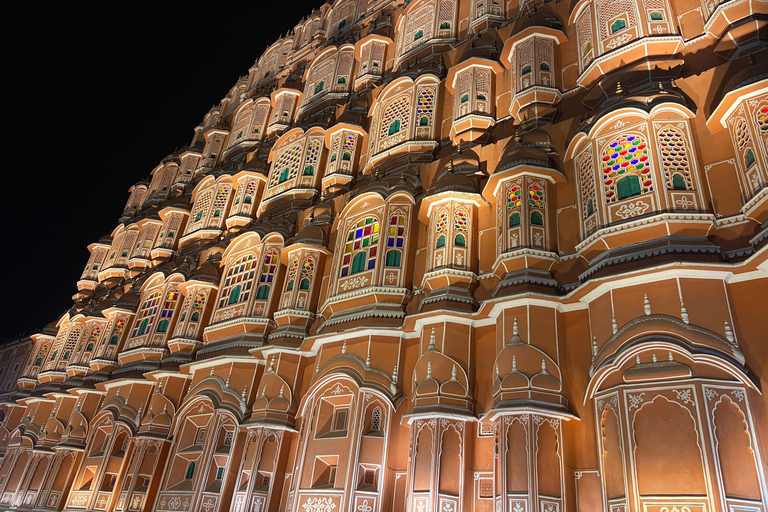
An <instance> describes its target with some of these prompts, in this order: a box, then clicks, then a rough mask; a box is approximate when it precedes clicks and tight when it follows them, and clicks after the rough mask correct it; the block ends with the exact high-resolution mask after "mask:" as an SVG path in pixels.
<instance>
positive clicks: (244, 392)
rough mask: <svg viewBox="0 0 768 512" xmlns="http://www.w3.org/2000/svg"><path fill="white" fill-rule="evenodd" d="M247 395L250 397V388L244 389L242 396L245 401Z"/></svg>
mask: <svg viewBox="0 0 768 512" xmlns="http://www.w3.org/2000/svg"><path fill="white" fill-rule="evenodd" d="M247 395H248V386H245V387H244V388H243V395H242V396H243V400H245V397H246V396H247Z"/></svg>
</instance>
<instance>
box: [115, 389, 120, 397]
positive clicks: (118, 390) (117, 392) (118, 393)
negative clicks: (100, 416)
mask: <svg viewBox="0 0 768 512" xmlns="http://www.w3.org/2000/svg"><path fill="white" fill-rule="evenodd" d="M115 396H120V388H117V391H115Z"/></svg>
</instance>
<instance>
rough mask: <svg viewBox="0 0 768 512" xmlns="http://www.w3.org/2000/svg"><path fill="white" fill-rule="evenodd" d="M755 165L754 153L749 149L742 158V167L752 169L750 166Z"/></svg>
mask: <svg viewBox="0 0 768 512" xmlns="http://www.w3.org/2000/svg"><path fill="white" fill-rule="evenodd" d="M754 163H755V153H754V152H753V151H752V148H749V149H748V150H747V154H746V155H745V156H744V167H746V168H747V169H749V168H750V167H752V164H754Z"/></svg>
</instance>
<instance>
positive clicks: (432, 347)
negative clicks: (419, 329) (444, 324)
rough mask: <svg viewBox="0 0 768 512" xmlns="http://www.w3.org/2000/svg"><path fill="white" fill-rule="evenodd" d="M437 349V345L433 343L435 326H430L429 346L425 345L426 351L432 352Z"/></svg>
mask: <svg viewBox="0 0 768 512" xmlns="http://www.w3.org/2000/svg"><path fill="white" fill-rule="evenodd" d="M435 350H437V345H435V328H434V327H433V328H432V332H431V333H430V335H429V346H428V347H427V352H433V351H435Z"/></svg>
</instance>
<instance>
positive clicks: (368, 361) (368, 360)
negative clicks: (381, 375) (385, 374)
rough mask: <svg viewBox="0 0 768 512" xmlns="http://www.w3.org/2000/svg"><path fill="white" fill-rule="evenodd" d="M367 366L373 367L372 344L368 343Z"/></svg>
mask: <svg viewBox="0 0 768 512" xmlns="http://www.w3.org/2000/svg"><path fill="white" fill-rule="evenodd" d="M365 366H367V367H368V368H370V367H371V346H370V345H368V355H367V356H365Z"/></svg>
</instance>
